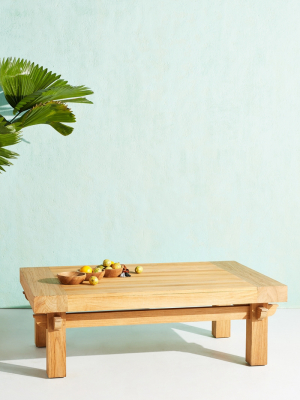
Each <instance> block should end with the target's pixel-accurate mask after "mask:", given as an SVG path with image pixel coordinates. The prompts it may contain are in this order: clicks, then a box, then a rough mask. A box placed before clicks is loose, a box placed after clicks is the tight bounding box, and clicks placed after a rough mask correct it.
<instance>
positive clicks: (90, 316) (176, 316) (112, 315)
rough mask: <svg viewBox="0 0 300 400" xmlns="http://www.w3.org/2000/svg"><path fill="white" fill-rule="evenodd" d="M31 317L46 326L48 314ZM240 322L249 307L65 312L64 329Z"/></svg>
mask: <svg viewBox="0 0 300 400" xmlns="http://www.w3.org/2000/svg"><path fill="white" fill-rule="evenodd" d="M267 308H268V309H267V311H266V312H265V313H264V317H267V316H268V317H269V316H271V315H273V314H274V313H275V311H276V308H277V304H269V305H268V306H267ZM33 317H34V318H35V320H36V323H38V324H43V325H44V324H45V325H47V314H34V315H33ZM239 319H250V305H233V306H213V307H192V308H167V309H147V310H130V311H99V312H77V313H67V314H66V328H81V327H82V328H84V327H93V326H116V325H141V324H165V323H176V322H198V321H224V320H239Z"/></svg>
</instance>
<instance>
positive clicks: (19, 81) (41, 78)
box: [0, 58, 60, 107]
mask: <svg viewBox="0 0 300 400" xmlns="http://www.w3.org/2000/svg"><path fill="white" fill-rule="evenodd" d="M59 78H60V75H56V74H53V73H52V72H50V71H49V72H48V70H47V69H44V68H43V67H40V66H39V65H35V64H34V63H31V62H30V61H27V60H20V59H16V58H14V59H12V58H6V59H4V60H0V86H1V87H2V89H3V92H4V95H5V98H6V100H7V102H8V103H9V104H10V105H11V106H12V107H15V106H16V105H17V104H18V103H19V102H20V101H21V100H22V99H23V98H24V97H25V96H27V95H29V94H31V93H34V92H36V91H37V90H40V89H45V88H46V87H48V86H49V85H51V84H53V82H55V81H57V80H58V79H59Z"/></svg>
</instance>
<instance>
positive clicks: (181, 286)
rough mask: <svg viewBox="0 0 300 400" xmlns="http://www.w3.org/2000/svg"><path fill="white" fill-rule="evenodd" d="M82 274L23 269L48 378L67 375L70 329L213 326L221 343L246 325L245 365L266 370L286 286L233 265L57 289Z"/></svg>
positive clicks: (173, 267)
mask: <svg viewBox="0 0 300 400" xmlns="http://www.w3.org/2000/svg"><path fill="white" fill-rule="evenodd" d="M136 265H137V264H132V265H127V267H128V268H129V270H130V271H134V268H135V267H136ZM78 268H80V266H76V267H74V266H73V267H47V268H21V269H20V280H21V284H22V286H23V289H24V293H25V296H26V298H27V299H28V301H29V303H30V305H31V307H32V309H33V312H34V315H33V316H34V319H35V344H36V346H37V347H45V346H46V357H47V374H48V377H49V378H58V377H65V376H66V328H78V327H89V326H108V325H135V324H158V323H167V322H197V321H213V322H212V334H213V336H214V337H216V338H221V337H229V336H230V320H236V319H245V320H246V325H247V329H246V361H247V362H248V363H249V364H250V365H266V364H267V334H268V317H270V316H271V315H273V314H274V313H275V311H276V308H277V304H269V303H271V302H282V301H287V286H285V285H283V284H282V283H279V282H277V281H275V280H273V279H271V278H268V277H267V276H265V275H262V274H260V273H258V272H256V271H254V270H252V269H250V268H247V267H245V266H244V265H241V264H239V263H237V262H235V261H219V262H190V263H168V264H143V268H144V272H143V273H142V274H135V273H134V272H133V273H132V275H131V278H103V279H102V280H101V281H100V282H99V284H98V285H96V286H92V285H89V284H88V283H84V284H81V285H77V286H66V285H61V284H60V283H59V281H58V279H57V278H56V274H57V273H59V272H63V271H76V270H77V269H78ZM200 306H201V307H200ZM125 310H126V311H125Z"/></svg>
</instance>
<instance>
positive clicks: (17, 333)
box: [0, 310, 248, 378]
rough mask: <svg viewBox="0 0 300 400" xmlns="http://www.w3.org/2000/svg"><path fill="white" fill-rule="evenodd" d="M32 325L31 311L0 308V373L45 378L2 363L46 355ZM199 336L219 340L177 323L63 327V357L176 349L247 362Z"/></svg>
mask: <svg viewBox="0 0 300 400" xmlns="http://www.w3.org/2000/svg"><path fill="white" fill-rule="evenodd" d="M33 327H34V325H33V318H32V310H0V336H1V342H0V372H1V371H2V372H9V373H14V374H20V375H26V376H33V377H36V378H45V377H46V372H45V371H44V370H40V369H36V368H30V367H25V366H20V365H14V364H10V363H6V362H5V361H9V360H21V359H37V358H46V349H45V348H36V347H35V345H34V329H33ZM186 333H188V334H194V335H197V336H196V337H193V335H192V336H190V338H191V340H192V341H193V340H197V343H193V342H191V341H190V342H187V341H186V340H185V339H183V337H182V334H183V335H185V334H186ZM199 335H200V336H204V337H206V338H211V339H212V340H222V339H214V338H213V336H212V334H211V331H210V330H207V329H203V328H200V327H198V326H194V325H187V324H180V323H174V324H159V325H134V326H110V327H97V328H84V329H67V357H78V356H89V355H91V356H92V355H93V356H94V355H109V354H127V353H146V352H166V351H173V352H174V351H178V352H185V353H190V354H195V355H198V356H203V357H208V358H214V359H217V360H221V361H225V362H230V363H234V364H239V365H244V366H247V365H248V364H247V363H246V362H245V358H244V357H240V356H236V355H233V354H228V353H224V352H220V351H217V350H212V349H209V348H206V347H204V346H203V345H202V344H199V337H198V336H199ZM203 340H204V339H203ZM207 340H209V339H205V343H206V344H207ZM223 340H224V341H225V340H226V339H223ZM45 364H46V363H45ZM45 367H46V365H45Z"/></svg>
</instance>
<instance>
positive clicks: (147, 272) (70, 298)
mask: <svg viewBox="0 0 300 400" xmlns="http://www.w3.org/2000/svg"><path fill="white" fill-rule="evenodd" d="M136 265H138V264H131V265H127V267H128V268H129V270H130V271H131V278H115V279H108V278H103V279H102V280H101V281H100V282H99V284H98V285H96V286H92V285H89V283H88V282H84V283H83V284H81V285H78V286H68V285H61V284H60V283H59V281H58V279H57V278H56V275H57V273H59V272H67V271H76V270H78V269H79V268H80V267H81V266H68V267H49V268H45V267H43V268H22V269H21V272H20V275H21V284H22V286H23V289H24V291H25V293H26V295H27V298H28V300H29V302H30V304H31V307H32V308H33V310H34V312H35V313H49V312H66V311H68V312H76V311H105V310H126V309H144V308H167V307H199V306H206V305H212V304H218V305H231V304H250V303H258V302H264V303H269V302H280V301H287V287H286V286H285V285H283V284H281V283H279V282H277V281H274V280H273V279H271V278H268V277H266V276H264V275H262V274H260V273H258V272H256V271H254V270H251V269H250V268H247V267H245V266H243V265H241V264H239V263H236V262H234V261H221V262H190V263H164V264H142V265H143V268H144V272H143V273H142V274H135V273H134V268H135V267H136Z"/></svg>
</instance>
